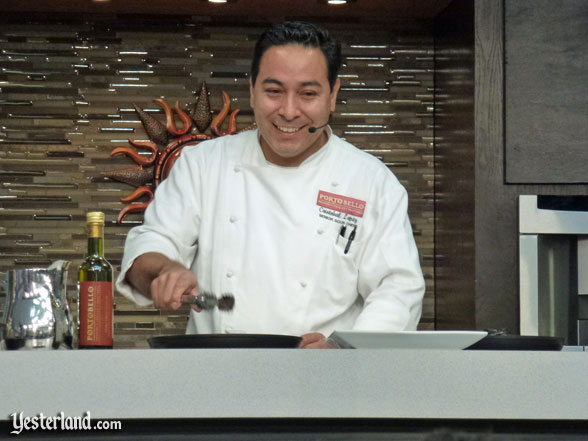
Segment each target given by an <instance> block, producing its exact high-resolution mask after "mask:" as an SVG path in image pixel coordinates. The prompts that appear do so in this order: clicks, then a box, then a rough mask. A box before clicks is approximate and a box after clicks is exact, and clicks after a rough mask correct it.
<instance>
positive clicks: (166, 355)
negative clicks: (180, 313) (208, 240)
mask: <svg viewBox="0 0 588 441" xmlns="http://www.w3.org/2000/svg"><path fill="white" fill-rule="evenodd" d="M587 372H588V353H587V352H514V351H453V350H445V351H443V350H296V349H228V350H227V349H225V350H222V349H187V350H182V349H176V350H171V349H169V350H110V351H108V350H94V351H2V352H0V378H1V379H2V386H1V389H0V390H1V396H2V399H0V419H4V420H6V419H9V415H10V414H12V413H13V412H17V413H19V412H24V415H25V416H27V415H28V416H35V415H38V414H39V413H40V412H43V413H44V415H57V414H59V413H60V412H64V414H65V416H74V417H75V416H82V415H83V414H84V412H86V411H90V412H91V416H92V418H93V419H94V418H110V419H135V418H147V419H151V418H289V417H293V418H403V419H404V418H419V419H421V418H424V419H428V418H435V419H534V420H537V419H553V420H566V419H570V420H574V419H576V420H588V380H587V378H588V377H587Z"/></svg>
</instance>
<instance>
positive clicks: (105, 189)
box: [0, 15, 435, 348]
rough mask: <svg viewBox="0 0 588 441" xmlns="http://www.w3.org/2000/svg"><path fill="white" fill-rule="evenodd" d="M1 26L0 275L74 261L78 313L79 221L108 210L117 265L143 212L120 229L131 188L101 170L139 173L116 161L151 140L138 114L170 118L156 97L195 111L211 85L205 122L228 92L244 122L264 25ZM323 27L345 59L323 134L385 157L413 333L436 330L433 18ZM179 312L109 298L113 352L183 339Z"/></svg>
mask: <svg viewBox="0 0 588 441" xmlns="http://www.w3.org/2000/svg"><path fill="white" fill-rule="evenodd" d="M217 20H218V19H217ZM0 23H1V25H2V27H1V29H0V69H1V71H0V88H1V95H0V127H1V129H0V271H6V270H8V269H11V268H22V267H35V266H46V265H48V264H49V263H50V262H51V261H53V260H57V259H67V260H71V261H72V267H71V268H72V270H71V271H70V274H69V281H68V296H69V297H70V300H71V302H72V309H74V310H75V309H76V307H77V305H76V296H77V288H76V271H75V268H77V266H78V265H79V263H80V261H81V260H82V258H83V257H84V253H85V251H86V235H85V213H86V212H87V211H90V210H101V211H104V212H105V213H106V230H105V243H106V246H105V251H106V254H107V258H108V259H109V260H110V262H111V263H112V264H113V266H114V267H115V270H117V269H118V267H119V265H120V261H121V256H122V249H123V245H124V240H125V236H126V234H127V232H128V230H129V229H130V228H131V227H132V226H133V225H136V224H138V223H140V222H141V214H140V213H131V214H129V215H128V216H127V217H126V218H125V220H124V221H123V222H122V223H117V216H118V214H119V212H120V211H121V210H122V209H123V208H124V207H126V206H127V205H128V203H125V202H121V200H120V199H121V198H124V197H127V196H129V195H130V194H131V193H132V192H133V190H134V189H135V188H134V187H133V186H131V185H129V184H125V183H122V182H118V181H115V180H112V179H109V178H106V177H105V176H104V175H103V174H102V172H106V171H112V170H116V169H124V168H127V167H134V166H136V164H135V162H133V161H132V160H131V159H130V158H128V157H126V156H124V155H121V156H114V157H111V153H112V152H113V150H114V149H116V148H118V147H128V146H129V141H128V140H129V139H132V140H135V141H146V140H148V139H149V138H148V137H147V135H146V133H145V130H144V128H143V126H142V125H141V122H140V119H139V117H138V115H137V113H136V111H135V109H134V107H133V105H137V106H138V107H140V108H141V109H143V110H144V111H145V112H147V113H148V114H150V115H151V116H153V117H155V118H156V119H158V120H160V121H162V122H164V123H165V115H164V112H163V110H162V107H161V106H160V105H159V104H157V103H154V102H153V99H155V98H163V99H164V100H165V101H166V102H167V103H169V104H170V105H171V106H173V105H174V104H175V102H176V101H178V102H179V103H180V107H181V108H183V109H185V110H186V111H190V109H191V108H192V106H193V105H194V103H195V102H196V99H197V95H198V93H199V91H200V85H201V83H202V82H203V81H205V82H206V85H207V88H208V92H209V99H210V107H211V111H212V113H213V116H215V115H216V114H218V112H219V111H220V110H221V108H222V91H226V92H227V93H228V94H229V96H230V98H231V107H232V109H241V111H240V113H239V114H238V117H237V127H238V128H244V127H246V126H248V125H250V124H251V123H252V122H253V117H252V111H251V109H250V107H249V97H248V93H249V90H248V81H249V80H248V70H249V57H250V54H251V50H252V48H253V44H254V42H255V40H256V38H257V36H258V35H259V34H260V32H261V31H262V30H263V29H264V28H265V27H266V24H264V23H247V22H239V24H235V23H229V22H226V21H225V22H220V21H215V20H213V19H212V18H210V17H187V16H181V17H178V16H166V17H139V16H137V17H130V16H104V17H103V16H68V17H65V16H61V17H32V18H31V17H27V18H25V17H20V16H14V15H5V16H4V17H2V18H0ZM326 26H327V27H328V28H329V29H330V30H331V31H332V32H333V34H334V35H335V36H336V37H337V38H339V40H340V41H342V42H343V53H344V63H345V65H344V68H343V69H342V72H341V75H340V78H341V82H342V88H341V92H340V94H339V100H338V105H337V112H336V113H335V114H334V115H333V117H332V119H331V125H332V127H333V130H334V132H335V133H336V134H338V135H340V136H341V137H343V138H345V139H347V140H348V141H350V142H352V143H354V144H355V145H357V146H358V147H360V148H362V149H364V150H366V151H368V152H370V153H372V154H374V155H375V156H377V157H378V158H380V159H381V160H382V161H383V162H385V163H386V164H387V165H388V166H389V167H390V169H391V170H392V171H393V172H394V173H395V174H396V176H397V177H398V178H399V179H400V181H401V182H402V183H403V184H404V186H405V187H406V188H407V189H408V192H409V196H410V216H411V221H412V224H413V229H414V233H415V237H416V240H417V244H418V247H419V250H420V255H421V261H422V265H423V271H424V273H425V277H426V280H427V294H426V298H425V304H424V310H423V318H422V320H421V325H420V327H421V328H422V329H430V328H433V327H434V319H435V318H434V298H433V260H432V255H433V222H434V217H433V194H432V193H433V38H432V30H431V23H423V22H413V21H403V22H391V23H390V24H389V25H386V26H383V25H381V24H377V25H376V24H365V23H349V22H341V23H337V22H333V23H327V24H326ZM177 124H178V127H181V123H180V122H179V120H178V122H177ZM222 129H223V130H226V122H225V125H224V126H223V128H222ZM148 154H149V152H148V151H145V152H142V154H141V157H142V158H144V157H146V155H148ZM143 200H144V198H143V199H139V200H138V201H136V202H135V203H137V202H141V201H143ZM3 295H4V294H3V293H2V292H0V305H2V306H0V309H2V308H3V305H4V299H3V298H1V297H2V296H3ZM187 311H188V310H187V309H181V310H179V311H161V312H160V311H157V310H155V309H152V308H139V307H137V306H135V305H134V304H132V303H131V302H129V301H127V300H126V299H124V298H123V297H122V296H120V295H118V294H117V295H115V347H116V348H132V347H137V348H144V347H147V342H146V339H147V338H148V337H149V336H154V335H171V334H181V333H183V332H184V329H185V325H186V322H187Z"/></svg>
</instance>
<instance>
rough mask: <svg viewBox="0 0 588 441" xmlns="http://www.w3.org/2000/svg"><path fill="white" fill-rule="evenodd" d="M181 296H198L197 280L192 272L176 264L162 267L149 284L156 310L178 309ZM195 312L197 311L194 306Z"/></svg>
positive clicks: (180, 303) (171, 263)
mask: <svg viewBox="0 0 588 441" xmlns="http://www.w3.org/2000/svg"><path fill="white" fill-rule="evenodd" d="M182 295H192V296H197V295H198V280H196V276H195V275H194V273H192V271H190V270H189V269H188V268H186V267H185V266H184V265H182V264H180V263H177V262H170V263H169V264H168V265H166V266H164V267H163V268H162V270H161V272H160V273H159V275H158V276H157V277H156V278H155V279H153V281H152V282H151V298H152V299H153V306H155V307H156V308H157V309H178V308H179V307H180V306H182ZM194 308H195V309H196V310H199V309H198V308H197V307H196V306H194Z"/></svg>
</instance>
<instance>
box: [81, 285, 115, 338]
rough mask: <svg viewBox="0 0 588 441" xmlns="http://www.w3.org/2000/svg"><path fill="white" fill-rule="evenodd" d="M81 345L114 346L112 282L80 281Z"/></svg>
mask: <svg viewBox="0 0 588 441" xmlns="http://www.w3.org/2000/svg"><path fill="white" fill-rule="evenodd" d="M80 346H112V282H81V283H80Z"/></svg>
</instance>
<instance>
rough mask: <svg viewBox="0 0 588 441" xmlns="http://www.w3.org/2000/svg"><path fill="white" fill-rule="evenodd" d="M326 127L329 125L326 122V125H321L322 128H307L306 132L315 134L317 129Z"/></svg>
mask: <svg viewBox="0 0 588 441" xmlns="http://www.w3.org/2000/svg"><path fill="white" fill-rule="evenodd" d="M328 125H329V123H328V122H327V123H326V124H323V125H322V126H318V127H309V128H308V131H309V132H310V133H314V132H316V131H317V130H318V129H322V128H323V127H326V126H328Z"/></svg>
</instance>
